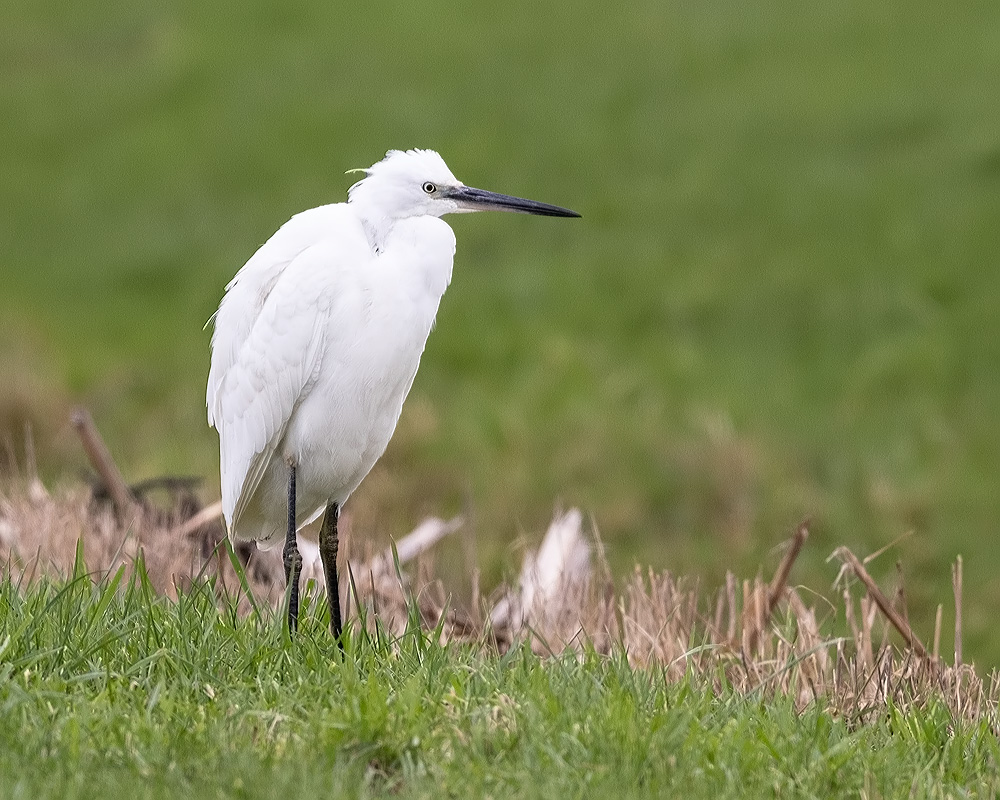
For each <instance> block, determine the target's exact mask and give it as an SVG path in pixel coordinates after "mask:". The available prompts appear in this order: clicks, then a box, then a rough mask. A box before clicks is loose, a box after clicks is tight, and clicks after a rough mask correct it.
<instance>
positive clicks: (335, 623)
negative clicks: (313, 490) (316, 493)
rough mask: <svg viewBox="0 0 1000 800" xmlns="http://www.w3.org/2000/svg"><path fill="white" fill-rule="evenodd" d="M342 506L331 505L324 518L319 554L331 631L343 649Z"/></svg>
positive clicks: (320, 531)
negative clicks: (339, 564)
mask: <svg viewBox="0 0 1000 800" xmlns="http://www.w3.org/2000/svg"><path fill="white" fill-rule="evenodd" d="M339 517H340V506H338V505H337V504H336V503H330V505H328V506H327V507H326V516H324V517H323V527H321V528H320V529H319V554H320V557H322V559H323V573H324V574H325V575H326V601H327V603H328V604H329V605H330V631H331V632H332V633H333V636H334V638H335V639H336V640H337V642H338V644H340V646H341V647H343V646H344V643H343V641H342V640H341V638H340V633H341V621H340V582H339V581H338V580H337V519H338V518H339Z"/></svg>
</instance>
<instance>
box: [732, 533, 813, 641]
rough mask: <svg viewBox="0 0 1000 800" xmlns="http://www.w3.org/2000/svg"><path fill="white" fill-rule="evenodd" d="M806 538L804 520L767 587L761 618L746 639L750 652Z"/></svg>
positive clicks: (775, 603) (777, 599) (783, 592)
mask: <svg viewBox="0 0 1000 800" xmlns="http://www.w3.org/2000/svg"><path fill="white" fill-rule="evenodd" d="M808 537H809V521H808V520H804V521H803V522H801V523H799V527H798V528H797V529H796V530H795V536H793V537H792V543H791V545H790V546H789V548H788V550H786V551H785V557H784V558H782V559H781V563H780V564H779V565H778V571H777V572H775V573H774V577H773V578H772V579H771V585H770V586H768V589H767V604H766V606H765V608H764V609H763V613H762V614H761V615H760V617H761V618H760V620H759V622H758V623H756V624H755V625H754V627H753V629H752V630H751V631H750V635H749V636H748V638H747V645H748V648H749V649H750V650H753V649H755V648H756V647H757V640H758V639H759V638H760V635H761V633H763V632H764V628H765V626H766V625H767V623H768V620H770V619H771V614H773V613H774V609H775V608H777V606H778V601H779V600H781V598H782V596H784V594H785V588H786V584H787V582H788V576H789V575H790V574H791V572H792V565H793V564H794V563H795V559H797V558H798V557H799V553H800V552H802V545H803V544H805V541H806V539H807V538H808Z"/></svg>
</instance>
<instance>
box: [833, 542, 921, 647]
mask: <svg viewBox="0 0 1000 800" xmlns="http://www.w3.org/2000/svg"><path fill="white" fill-rule="evenodd" d="M833 555H834V557H835V558H839V559H840V560H841V561H843V562H844V563H845V564H847V565H848V566H849V567H850V568H851V570H852V571H853V572H854V574H855V575H857V576H858V580H860V581H861V582H862V583H863V584H864V585H865V588H866V589H867V590H868V594H869V595H870V596H871V598H872V600H874V601H875V604H876V605H877V606H878V607H879V610H880V611H881V612H882V613H883V614H884V615H885V617H886V619H888V620H889V622H891V623H892V626H893V627H894V628H895V629H896V630H897V631H899V633H900V635H901V636H902V637H903V638H904V639H905V640H906V643H907V644H908V645H909V646H910V647H911V648H912V649H913V651H914V652H915V653H916V654H917V655H918V656H920V657H921V658H929V657H930V654H929V653H928V652H927V648H926V647H924V643H923V642H921V641H920V639H919V637H918V636H917V634H915V633H914V632H913V628H911V627H910V624H909V623H908V622H907V621H906V620H905V619H903V618H902V617H901V616H900V615H899V614H898V613H897V612H896V609H894V608H893V607H892V603H890V602H889V599H888V598H887V597H886V596H885V595H884V594H883V593H882V590H881V589H879V587H878V584H877V583H875V580H874V579H873V578H872V576H871V575H869V574H868V570H866V569H865V567H864V565H863V564H862V563H861V561H859V560H858V557H857V556H856V555H854V553H852V552H851V551H850V550H849V549H848V548H846V547H838V548H837V549H836V550H834V552H833Z"/></svg>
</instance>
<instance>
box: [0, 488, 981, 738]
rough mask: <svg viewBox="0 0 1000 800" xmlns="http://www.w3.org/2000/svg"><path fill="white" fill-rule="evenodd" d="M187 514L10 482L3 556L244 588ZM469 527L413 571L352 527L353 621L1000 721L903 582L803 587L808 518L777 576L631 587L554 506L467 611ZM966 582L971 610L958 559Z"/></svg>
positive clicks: (275, 566) (648, 579) (858, 566)
mask: <svg viewBox="0 0 1000 800" xmlns="http://www.w3.org/2000/svg"><path fill="white" fill-rule="evenodd" d="M181 495H182V496H185V495H184V493H183V492H181ZM177 507H182V508H183V510H182V511H173V512H164V511H158V510H156V509H155V507H153V506H152V505H151V504H149V503H146V504H144V506H136V507H133V508H131V509H129V510H128V511H126V512H124V513H116V512H115V511H114V510H113V509H112V507H111V506H110V504H109V503H107V502H106V501H105V502H102V501H99V500H95V499H94V497H93V496H92V494H91V492H90V490H88V489H86V488H85V487H82V486H77V487H74V488H70V489H66V490H62V491H58V492H56V493H54V494H50V493H49V492H48V491H47V490H46V489H45V488H44V487H43V486H42V485H41V483H40V482H39V481H38V480H37V479H35V478H32V479H30V480H24V479H20V480H15V481H8V483H7V485H6V487H0V562H2V563H4V564H6V569H7V571H8V573H9V574H12V575H13V576H14V577H15V578H17V579H27V580H31V579H34V578H36V577H38V576H40V575H53V574H55V575H66V574H69V573H70V572H71V571H72V568H73V563H74V560H75V558H76V555H77V547H78V543H80V542H82V546H83V550H84V554H85V558H86V563H87V565H88V568H89V569H90V570H91V571H92V572H93V573H94V574H95V576H100V575H104V574H107V573H108V572H109V571H113V570H116V569H118V567H119V565H122V564H124V565H126V568H127V569H134V568H135V565H136V563H137V560H138V556H139V554H140V552H141V554H142V560H143V562H144V564H145V567H146V570H147V572H148V575H149V578H150V581H151V583H152V585H153V586H154V587H155V588H156V590H157V591H159V592H161V593H163V594H164V595H167V596H169V597H176V595H177V592H178V591H180V590H182V589H183V587H185V586H186V585H188V584H190V582H191V581H193V580H197V579H201V578H211V579H213V581H214V586H215V588H216V591H217V593H218V595H219V597H220V598H222V597H235V596H240V594H241V592H240V585H239V579H238V576H237V575H236V572H235V570H234V568H233V566H232V563H231V561H230V559H229V558H228V556H227V555H226V554H225V551H224V548H223V547H220V542H221V541H222V539H223V534H222V529H221V527H220V526H219V524H218V521H217V520H216V519H214V518H212V517H213V515H212V514H211V513H210V512H209V513H208V514H206V516H207V517H209V518H211V521H209V522H207V523H205V524H201V525H197V524H188V525H185V524H184V520H185V519H189V518H190V517H191V514H192V513H194V512H195V511H196V510H197V507H196V506H195V505H193V504H192V503H191V502H190V498H189V497H188V500H187V502H186V503H180V504H179V506H177ZM460 527H461V521H460V520H453V521H452V522H450V523H445V522H442V521H440V520H430V521H428V522H426V523H425V524H424V525H423V526H422V527H421V528H419V529H418V530H417V531H414V533H413V534H411V536H410V537H405V538H404V539H402V540H400V542H399V544H398V554H399V558H398V563H399V568H398V569H397V565H396V561H395V560H394V558H393V555H392V553H391V552H388V553H385V552H383V553H373V552H370V551H368V552H364V551H362V549H361V548H359V547H357V546H352V544H354V543H352V542H351V541H350V540H349V538H348V539H347V540H346V541H345V542H344V543H343V546H342V550H341V552H342V553H346V554H347V555H346V557H347V559H348V563H349V565H350V569H349V570H342V575H343V583H342V586H341V593H342V597H344V598H347V599H348V600H349V602H348V603H347V604H346V606H345V607H346V609H347V611H346V614H347V616H348V617H349V618H350V617H352V616H353V617H354V618H355V619H357V618H359V615H358V604H360V605H361V606H363V607H364V608H365V609H366V610H368V611H369V612H371V613H368V614H365V615H363V618H364V619H366V620H368V624H369V625H372V624H374V622H373V620H374V619H375V618H376V617H377V619H378V621H379V623H380V624H381V625H383V626H384V627H385V628H387V629H388V630H390V631H392V632H394V633H397V634H401V633H402V632H403V631H404V630H405V628H406V625H407V621H408V618H409V616H410V612H411V611H412V610H413V609H416V610H417V612H418V613H419V616H420V618H421V620H422V622H423V624H424V626H425V628H427V629H428V630H438V629H439V630H440V636H441V638H442V639H443V640H452V641H454V640H460V641H467V642H474V643H479V644H482V645H484V646H490V647H496V648H499V649H501V650H503V649H505V648H507V647H509V646H510V644H511V643H512V642H514V641H517V640H522V639H527V640H529V641H530V642H531V645H532V647H533V648H534V649H535V650H536V651H537V652H539V653H540V654H546V653H555V652H562V651H564V650H566V649H567V648H570V649H580V648H583V647H586V646H590V647H593V648H594V649H596V650H597V651H598V652H601V653H610V652H612V651H613V650H614V649H615V648H620V649H621V650H622V651H623V652H624V653H625V654H626V655H627V658H628V660H629V662H630V663H631V664H633V665H635V666H637V667H644V668H646V667H651V668H657V669H660V670H662V673H663V674H664V676H665V678H666V679H667V680H678V679H680V678H682V677H683V676H685V675H686V674H688V673H689V672H695V673H697V674H699V675H701V676H702V677H703V678H704V679H705V680H708V681H710V682H711V683H712V684H713V685H715V686H717V687H719V688H721V687H722V686H723V684H727V685H729V686H731V687H733V688H735V689H737V690H738V691H741V692H745V693H759V694H761V695H763V696H772V695H774V694H777V693H781V694H784V695H790V696H792V697H793V698H794V699H795V701H796V703H797V704H798V705H799V706H805V705H808V704H810V703H812V702H814V701H820V702H823V703H825V704H827V705H829V706H830V707H831V708H833V709H834V710H836V711H838V712H839V713H842V714H844V715H846V716H849V717H850V718H852V719H854V720H857V721H864V720H865V719H867V718H868V717H869V716H871V715H873V714H878V713H880V712H882V711H883V710H884V709H885V708H886V706H887V704H889V703H892V704H894V705H896V706H897V707H907V706H911V705H914V704H917V705H920V704H924V703H927V702H928V701H930V700H931V699H932V698H936V699H938V700H940V701H943V702H944V703H946V704H947V705H948V707H949V708H950V709H951V710H952V712H953V713H954V714H956V715H958V716H961V717H965V718H968V719H983V718H985V719H987V720H988V721H989V722H990V724H991V725H992V726H993V728H994V730H996V729H997V727H998V726H997V700H998V696H1000V685H998V677H997V675H996V674H993V675H992V676H991V677H990V678H989V680H988V681H984V680H983V678H982V677H981V676H980V675H978V674H977V672H976V671H975V669H974V668H973V667H972V666H970V665H966V664H962V663H961V646H960V644H959V645H958V647H956V658H955V661H954V662H953V663H951V664H948V663H947V662H946V660H945V659H943V658H942V657H941V656H940V654H939V653H938V652H937V651H938V646H937V642H938V641H939V639H940V626H939V628H938V630H936V631H935V635H934V642H935V644H934V646H933V647H932V648H930V649H929V648H927V647H926V646H925V645H924V644H923V643H922V641H921V640H920V639H919V638H918V637H917V635H916V634H915V633H914V632H913V631H912V630H911V629H910V628H909V624H908V622H907V621H906V613H905V604H904V603H903V599H904V595H903V592H902V590H901V587H900V588H899V589H898V590H897V591H896V592H895V595H894V597H893V599H892V600H890V599H888V598H887V597H886V596H885V595H884V594H883V593H882V592H881V590H880V589H879V588H878V586H877V585H875V583H874V581H873V580H872V579H871V578H870V576H869V575H868V573H867V571H866V570H865V567H864V564H863V563H862V562H861V561H859V560H858V559H857V558H856V557H855V556H854V554H852V553H850V552H849V551H847V550H845V549H841V550H838V551H837V553H836V554H835V555H836V556H837V557H838V558H839V559H840V560H841V562H842V564H843V569H842V575H841V580H840V581H839V584H838V585H839V586H840V587H841V595H840V597H839V598H838V601H837V603H836V604H834V603H830V602H829V601H824V600H822V595H821V594H820V593H815V594H814V593H810V594H808V595H803V593H802V592H801V591H800V590H799V589H798V588H794V587H793V586H790V585H789V581H788V579H789V575H790V573H791V572H792V570H793V568H794V562H795V557H796V556H797V554H798V552H799V550H800V549H801V548H802V547H803V546H804V545H805V543H806V539H807V535H808V527H807V526H806V525H805V524H803V525H802V526H801V527H800V528H799V530H798V531H797V532H796V534H795V536H793V538H792V539H791V540H790V542H789V547H788V549H787V550H786V553H785V557H784V559H783V560H782V562H781V564H780V565H779V567H778V568H777V570H776V572H775V575H774V578H773V579H772V580H771V581H770V582H766V581H764V580H763V578H762V577H761V576H760V575H757V576H756V577H754V578H753V579H738V578H737V577H736V576H735V575H733V574H731V573H730V574H728V575H727V579H726V583H725V585H724V586H723V587H721V588H719V589H717V590H716V591H715V592H706V591H704V590H703V589H702V587H701V586H700V585H699V583H698V581H697V579H693V578H690V577H681V576H675V575H673V574H671V573H670V572H669V571H668V572H661V573H656V572H654V571H652V570H644V569H641V568H639V567H636V568H635V570H634V572H633V573H632V574H631V575H629V576H627V577H625V578H624V579H623V580H619V581H615V580H614V579H613V578H612V576H611V575H610V574H609V571H608V569H607V565H606V561H605V560H604V558H603V557H602V554H601V551H600V542H599V540H597V539H596V537H595V536H590V537H588V536H586V535H585V534H584V525H583V519H582V515H581V514H580V512H579V511H576V510H570V511H568V512H566V513H564V514H557V515H556V518H555V519H554V520H553V523H552V525H551V526H550V528H549V530H548V532H547V533H546V535H545V537H544V539H543V541H542V544H541V546H540V548H539V550H538V551H537V553H528V554H527V555H526V556H525V560H524V565H523V567H522V570H521V574H520V577H519V579H518V580H517V581H516V582H515V584H514V585H511V586H500V587H497V588H496V589H495V590H494V591H493V592H491V593H490V594H489V596H488V597H487V596H483V595H481V594H480V593H479V592H478V589H477V593H476V594H477V601H476V602H474V603H471V604H467V606H466V607H465V608H460V607H458V605H457V604H456V603H455V602H454V600H453V595H452V594H451V593H449V591H448V590H447V589H446V587H445V586H444V585H443V583H442V581H441V580H439V579H437V578H436V577H435V575H434V571H433V567H432V566H431V564H432V559H430V558H428V555H429V554H430V552H431V550H432V548H433V546H434V544H435V543H436V542H437V541H438V540H440V539H441V538H442V537H444V536H446V535H448V534H449V533H451V532H452V531H453V530H457V529H458V528H460ZM595 548H596V550H597V553H596V556H595V555H594V552H593V551H594V550H595ZM302 549H303V556H304V560H305V565H304V572H303V577H304V578H305V579H306V581H307V582H309V581H310V580H311V583H307V591H319V590H320V589H319V588H318V587H321V586H322V580H321V571H320V564H319V559H318V551H316V550H315V548H314V547H312V546H311V545H310V544H309V542H308V541H306V542H305V543H304V545H303V548H302ZM238 555H239V557H240V560H241V561H242V562H243V563H244V564H245V565H246V569H245V574H246V576H247V579H248V581H249V584H250V589H251V591H252V592H253V595H254V597H255V598H256V599H257V601H258V602H260V603H267V604H270V605H271V606H272V607H275V608H277V607H278V606H279V605H280V603H281V602H282V598H283V588H284V586H283V585H284V579H283V575H282V570H281V564H280V558H279V556H278V553H277V551H276V550H275V551H270V552H261V551H257V550H256V549H254V548H252V547H247V546H244V547H242V548H240V549H239V550H238ZM349 576H350V577H349ZM351 578H353V585H354V589H353V590H349V588H348V586H349V583H350V580H351ZM954 585H955V590H956V601H957V603H958V604H959V605H958V608H959V609H960V602H961V563H960V562H959V563H958V564H957V565H956V569H955V572H954ZM806 598H808V600H807V599H806ZM817 598H819V599H820V602H819V606H818V607H819V608H820V609H821V610H820V611H819V612H818V611H817V602H816V601H817ZM244 602H246V601H245V600H244ZM939 617H940V615H939ZM956 618H957V619H958V620H959V621H960V620H961V613H960V611H959V613H957V614H956ZM959 625H960V622H959ZM837 630H843V631H844V634H843V635H840V636H838V635H835V632H836V631H837ZM894 641H896V642H899V644H898V645H897V644H894ZM956 642H959V643H960V642H961V630H960V628H959V629H958V630H957V631H956Z"/></svg>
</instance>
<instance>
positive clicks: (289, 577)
mask: <svg viewBox="0 0 1000 800" xmlns="http://www.w3.org/2000/svg"><path fill="white" fill-rule="evenodd" d="M281 555H282V556H283V558H284V562H285V586H287V587H290V589H291V591H290V592H289V595H288V632H289V633H295V631H296V630H297V629H298V627H299V575H300V574H301V572H302V556H301V555H300V554H299V545H298V542H297V541H296V539H295V465H294V464H289V465H288V532H287V533H286V534H285V549H284V550H282V553H281Z"/></svg>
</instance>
